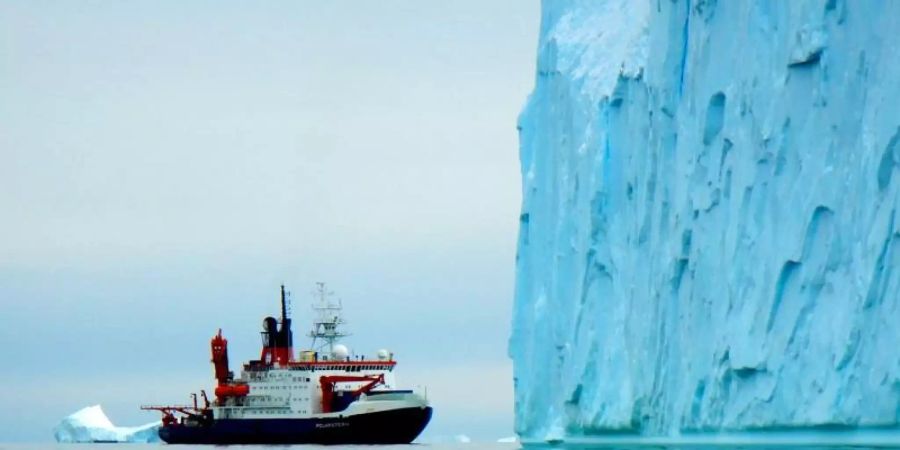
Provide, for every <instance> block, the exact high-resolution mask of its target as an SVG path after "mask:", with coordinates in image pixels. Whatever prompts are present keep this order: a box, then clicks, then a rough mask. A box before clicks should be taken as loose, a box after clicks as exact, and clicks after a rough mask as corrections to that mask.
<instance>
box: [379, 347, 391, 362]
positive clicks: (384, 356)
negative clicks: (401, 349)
mask: <svg viewBox="0 0 900 450" xmlns="http://www.w3.org/2000/svg"><path fill="white" fill-rule="evenodd" d="M390 357H391V352H389V351H387V349H381V350H378V359H380V360H382V361H385V360H387V359H388V358H390Z"/></svg>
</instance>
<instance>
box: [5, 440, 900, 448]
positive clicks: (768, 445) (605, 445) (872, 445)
mask: <svg viewBox="0 0 900 450" xmlns="http://www.w3.org/2000/svg"><path fill="white" fill-rule="evenodd" d="M198 447H225V446H197V445H166V444H55V443H54V444H0V450H81V449H89V448H90V449H93V448H98V449H102V450H149V449H156V448H166V449H172V450H197V448H198ZM228 447H237V448H240V449H241V450H254V449H259V450H261V449H272V448H292V449H298V450H311V449H316V450H332V449H358V450H519V449H522V450H530V449H533V450H547V449H558V450H763V449H765V450H850V449H853V450H861V449H871V450H884V449H900V442H891V441H885V442H874V443H868V444H864V445H856V444H846V443H835V444H829V443H827V442H825V443H817V444H796V445H788V444H772V443H763V442H760V443H746V442H744V443H703V444H697V443H694V444H690V445H666V444H658V443H652V442H648V443H628V444H617V443H595V444H526V445H524V446H523V445H521V444H510V443H491V442H487V443H478V442H472V443H453V444H410V445H335V446H321V445H238V446H228Z"/></svg>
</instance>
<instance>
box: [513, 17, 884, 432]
mask: <svg viewBox="0 0 900 450" xmlns="http://www.w3.org/2000/svg"><path fill="white" fill-rule="evenodd" d="M519 126H520V139H521V163H522V176H523V207H522V215H521V225H520V236H519V244H518V245H519V254H518V259H517V285H516V298H515V311H514V318H513V333H512V338H511V341H510V355H511V356H512V358H513V360H514V364H515V382H516V426H517V431H518V432H519V433H520V434H521V435H522V436H524V437H527V438H529V437H530V438H539V439H548V438H559V437H562V436H565V435H591V434H601V433H609V432H633V433H640V434H644V435H675V434H678V433H684V432H690V431H711V430H754V429H771V428H786V429H794V428H808V427H897V426H898V422H900V350H898V348H900V331H898V330H900V306H898V303H900V301H898V299H900V214H898V202H900V201H898V198H900V195H898V193H900V1H869V0H853V1H843V0H821V1H800V0H798V1H776V0H772V1H765V0H759V1H756V0H754V1H739V0H724V1H715V0H706V1H698V0H694V1H692V2H690V3H688V2H685V1H683V0H682V1H672V0H649V1H648V0H583V1H561V0H545V1H544V2H543V17H542V25H541V33H540V42H539V53H538V70H537V80H536V86H535V89H534V92H533V93H532V94H531V96H530V98H529V100H528V103H527V105H526V107H525V109H524V111H523V112H522V115H521V117H520V119H519Z"/></svg>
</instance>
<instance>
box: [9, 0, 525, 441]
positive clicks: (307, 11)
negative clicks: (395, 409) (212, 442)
mask: <svg viewBox="0 0 900 450" xmlns="http://www.w3.org/2000/svg"><path fill="white" fill-rule="evenodd" d="M538 9H539V5H538V2H528V1H526V2H523V1H518V0H502V1H501V0H498V1H491V2H483V1H475V0H464V1H453V2H438V1H434V2H423V1H416V0H407V1H377V2H376V1H358V2H350V1H328V2H321V1H300V2H296V1H271V2H254V3H248V2H230V1H225V2H223V1H190V2H184V1H162V2H160V1H128V2H121V1H113V0H106V1H79V2H64V1H33V0H27V1H26V0H19V1H4V2H2V3H0V213H2V216H0V308H2V309H0V361H2V363H0V364H2V366H0V367H2V375H0V380H3V381H4V382H5V383H4V386H5V387H4V392H5V393H4V395H2V396H0V442H2V441H47V440H50V439H52V434H51V428H52V427H53V425H54V424H55V423H56V422H57V421H58V420H59V418H61V417H62V416H64V415H65V414H68V413H70V412H73V411H74V410H76V409H79V408H81V407H83V406H87V405H90V404H96V403H100V404H102V405H103V407H104V408H105V409H106V411H107V413H108V414H109V415H110V416H111V418H112V419H113V421H114V422H116V423H119V424H123V425H128V424H137V423H144V422H148V421H151V420H155V419H156V416H154V415H152V414H150V413H144V412H141V411H139V410H138V409H137V407H138V405H139V404H141V403H161V402H183V401H185V400H187V395H188V393H189V392H190V391H195V390H198V389H200V388H203V387H205V388H207V389H208V388H209V387H210V386H211V385H212V371H211V367H210V365H209V355H208V351H209V347H208V343H209V338H210V337H211V336H212V335H213V334H214V332H215V330H216V328H218V327H222V328H223V329H224V332H225V334H226V337H228V338H229V342H230V344H231V346H230V347H231V348H230V350H231V360H232V366H233V368H235V369H236V368H237V364H239V363H240V362H241V361H245V360H247V359H250V358H255V357H256V356H257V355H258V351H259V348H258V347H259V345H258V344H259V336H258V334H257V333H258V331H259V330H258V327H259V323H260V319H261V318H262V317H263V316H264V315H267V314H269V313H271V312H273V311H275V309H276V306H277V303H276V302H277V292H278V284H279V283H281V282H284V283H286V284H288V286H289V289H291V290H292V291H293V292H294V310H295V314H294V316H295V323H296V326H295V331H296V332H297V333H296V334H297V335H299V334H301V332H302V331H304V330H305V327H306V325H307V323H308V321H309V315H308V314H307V312H308V309H307V305H308V304H309V301H310V297H309V295H308V292H309V291H310V290H311V289H312V287H313V282H314V281H317V280H324V281H327V282H329V284H330V286H331V287H332V288H333V289H334V290H335V291H337V293H338V294H339V295H340V297H341V298H342V299H343V301H344V304H345V306H346V308H347V316H348V319H349V320H350V322H351V324H350V327H351V329H352V331H353V332H354V335H353V336H352V337H351V338H350V339H349V340H348V343H349V344H350V346H351V347H353V348H354V349H356V350H358V351H372V350H375V349H377V348H380V347H388V348H391V349H392V350H393V351H394V352H395V354H396V356H397V358H398V359H399V361H400V366H399V368H398V375H399V379H400V380H401V381H403V382H405V383H406V384H410V385H419V384H424V385H427V386H428V392H429V395H430V396H431V399H432V401H433V403H434V404H435V406H436V413H435V418H434V421H433V423H432V425H431V426H430V428H429V430H428V435H430V436H432V437H435V436H442V435H452V434H458V433H464V434H468V435H470V436H472V437H473V438H476V439H495V438H499V437H502V436H505V435H509V434H512V431H511V424H512V386H511V379H510V377H511V371H510V364H509V362H508V360H507V358H506V354H505V353H506V339H507V334H508V330H509V323H508V322H509V312H510V308H511V298H512V288H513V270H514V258H515V241H516V232H517V229H516V224H517V217H518V210H519V202H520V192H519V174H518V155H517V136H516V128H515V124H516V116H517V114H518V111H519V109H520V107H521V105H522V104H523V103H524V100H525V97H526V95H527V94H528V92H529V91H530V89H531V86H532V84H533V78H534V60H535V55H534V53H535V47H536V42H537V31H538V26H539V11H538ZM297 343H298V344H306V343H307V341H306V340H305V339H302V338H299V339H298V342H297Z"/></svg>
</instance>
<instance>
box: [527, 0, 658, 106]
mask: <svg viewBox="0 0 900 450" xmlns="http://www.w3.org/2000/svg"><path fill="white" fill-rule="evenodd" d="M576 3H581V4H584V3H587V5H585V7H573V6H572V5H570V4H568V3H566V4H557V3H552V2H546V3H544V5H543V7H544V17H543V19H542V20H543V21H544V23H543V24H542V25H541V27H542V28H544V30H543V32H542V33H541V42H540V43H539V46H540V48H541V51H539V55H541V57H540V58H539V60H538V73H539V74H540V73H549V72H557V71H558V72H563V73H566V74H567V75H568V76H570V77H572V78H573V79H575V80H578V81H580V82H582V83H583V85H582V92H584V93H585V94H586V95H589V96H591V97H595V96H597V95H598V94H599V95H600V96H608V95H610V94H612V92H613V89H614V87H615V85H616V80H617V79H618V78H619V76H620V75H621V76H628V77H635V76H638V75H639V74H641V73H642V71H643V69H644V66H645V65H646V62H647V51H648V47H649V45H648V25H649V20H650V2H648V1H633V0H607V1H605V2H602V4H601V5H598V4H597V3H596V1H594V0H588V1H578V2H576ZM561 6H565V7H564V8H563V7H561ZM545 55H546V56H545ZM595 100H599V97H597V98H595Z"/></svg>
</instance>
